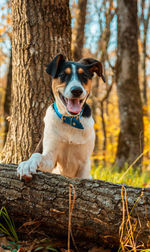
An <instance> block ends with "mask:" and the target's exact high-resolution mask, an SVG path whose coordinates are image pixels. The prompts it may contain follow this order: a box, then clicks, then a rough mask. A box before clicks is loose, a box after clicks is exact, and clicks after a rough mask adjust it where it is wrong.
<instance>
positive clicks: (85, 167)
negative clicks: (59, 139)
mask: <svg viewBox="0 0 150 252" xmlns="http://www.w3.org/2000/svg"><path fill="white" fill-rule="evenodd" d="M90 171H91V161H90V159H88V160H87V161H86V162H85V163H83V164H82V166H81V167H80V169H79V171H78V172H77V174H76V177H79V178H83V179H91V175H90Z"/></svg>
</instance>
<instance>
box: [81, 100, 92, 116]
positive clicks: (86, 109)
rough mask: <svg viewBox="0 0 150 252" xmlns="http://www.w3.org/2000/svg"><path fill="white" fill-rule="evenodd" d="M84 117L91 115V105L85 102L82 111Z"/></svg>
mask: <svg viewBox="0 0 150 252" xmlns="http://www.w3.org/2000/svg"><path fill="white" fill-rule="evenodd" d="M82 116H83V117H90V116H91V109H90V106H89V105H88V104H87V103H85V104H84V106H83V113H82Z"/></svg>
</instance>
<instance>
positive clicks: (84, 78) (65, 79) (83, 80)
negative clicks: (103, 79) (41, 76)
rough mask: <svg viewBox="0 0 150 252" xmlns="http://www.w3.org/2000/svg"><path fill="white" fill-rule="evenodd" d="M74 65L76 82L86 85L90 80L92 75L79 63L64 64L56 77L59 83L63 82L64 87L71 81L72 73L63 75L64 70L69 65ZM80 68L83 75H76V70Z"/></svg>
mask: <svg viewBox="0 0 150 252" xmlns="http://www.w3.org/2000/svg"><path fill="white" fill-rule="evenodd" d="M72 64H74V65H75V66H76V74H77V77H78V80H79V81H80V82H81V84H86V83H87V82H88V80H89V79H92V77H93V74H92V73H91V72H90V71H89V70H88V68H87V66H84V65H82V64H80V63H77V62H69V61H68V62H65V63H64V64H63V67H62V68H61V70H60V72H59V74H58V77H59V78H60V80H61V82H62V83H63V82H65V83H66V85H67V84H68V83H69V81H70V80H71V77H72V72H71V73H70V74H67V73H65V69H66V68H68V67H70V68H71V65H72ZM79 68H82V69H83V73H78V71H77V70H78V69H79Z"/></svg>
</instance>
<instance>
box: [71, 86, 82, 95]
mask: <svg viewBox="0 0 150 252" xmlns="http://www.w3.org/2000/svg"><path fill="white" fill-rule="evenodd" d="M71 93H72V94H73V96H75V97H79V96H80V95H81V94H82V93H83V90H82V88H81V87H72V88H71Z"/></svg>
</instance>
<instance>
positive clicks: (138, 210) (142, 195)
mask: <svg viewBox="0 0 150 252" xmlns="http://www.w3.org/2000/svg"><path fill="white" fill-rule="evenodd" d="M69 185H71V186H69ZM69 187H71V194H72V202H71V201H69ZM0 191H1V194H0V207H2V206H5V207H6V209H7V211H8V213H9V214H10V215H11V216H12V217H13V218H14V221H15V223H18V222H19V223H20V224H22V223H24V222H28V221H29V220H30V221H31V220H32V219H34V221H40V223H41V225H42V228H43V229H45V230H46V232H47V235H48V234H49V235H51V234H54V235H60V236H66V237H67V233H68V219H69V216H68V215H69V202H70V203H72V207H73V210H72V217H71V223H72V225H71V230H72V235H73V237H74V240H75V242H76V244H77V246H79V247H80V246H81V244H82V245H83V244H84V242H86V244H87V246H88V245H89V244H91V243H92V244H98V245H102V244H103V245H106V246H108V247H118V246H119V243H120V241H121V242H123V241H124V242H125V239H126V238H127V236H128V238H129V239H127V240H126V241H128V242H130V237H131V236H132V240H134V241H135V243H136V246H138V245H141V246H143V244H144V245H145V247H147V246H148V245H149V244H148V243H149V241H150V240H149V238H148V237H150V229H149V221H150V189H148V188H147V189H146V188H145V189H144V188H143V189H142V188H138V187H131V186H122V185H119V184H113V183H109V182H105V181H99V180H85V179H84V180H83V179H79V178H76V179H69V178H66V177H62V176H60V175H54V174H50V173H41V172H40V173H39V174H37V175H35V176H34V179H33V180H32V181H30V182H23V181H20V180H19V179H17V177H16V165H12V164H11V165H6V164H0ZM71 194H70V195H71ZM126 194H127V196H126ZM73 195H74V196H73ZM73 198H74V203H73ZM128 211H129V213H130V215H129V213H128ZM129 220H130V221H129ZM129 224H130V225H129ZM128 225H129V226H128ZM131 226H132V228H131ZM119 230H120V231H119ZM131 231H132V235H131ZM119 233H120V235H119ZM130 235H131V236H130ZM87 241H88V242H87ZM142 248H144V247H142ZM81 251H82V252H83V251H84V250H81ZM86 251H88V250H86Z"/></svg>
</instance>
